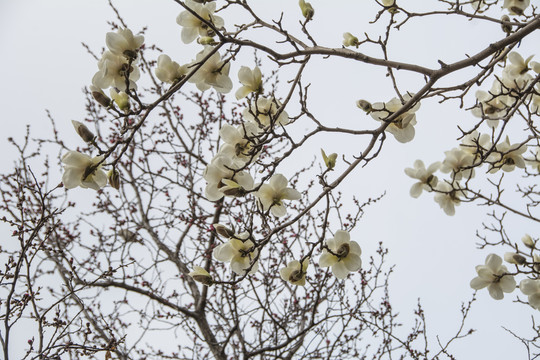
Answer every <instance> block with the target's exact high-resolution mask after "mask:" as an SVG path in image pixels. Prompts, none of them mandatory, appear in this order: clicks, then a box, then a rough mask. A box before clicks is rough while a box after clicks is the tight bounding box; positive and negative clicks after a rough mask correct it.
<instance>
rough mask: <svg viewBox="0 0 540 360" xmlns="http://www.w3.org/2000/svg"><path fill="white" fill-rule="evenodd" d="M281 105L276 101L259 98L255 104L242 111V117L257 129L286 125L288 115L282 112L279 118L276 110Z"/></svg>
mask: <svg viewBox="0 0 540 360" xmlns="http://www.w3.org/2000/svg"><path fill="white" fill-rule="evenodd" d="M280 107H281V104H280V102H279V101H277V100H276V99H270V98H265V97H259V98H258V99H257V102H256V103H255V104H249V107H247V108H246V109H244V111H243V112H242V115H243V116H244V118H245V119H246V120H247V121H251V122H253V123H255V124H257V125H259V127H262V128H266V127H268V126H270V125H271V124H273V125H287V124H288V123H289V115H288V114H287V113H286V112H285V110H283V111H282V112H281V114H279V116H277V117H276V115H277V110H278V109H279V108H280Z"/></svg>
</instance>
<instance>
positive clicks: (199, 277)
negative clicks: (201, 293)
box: [188, 266, 214, 286]
mask: <svg viewBox="0 0 540 360" xmlns="http://www.w3.org/2000/svg"><path fill="white" fill-rule="evenodd" d="M188 275H189V276H191V277H192V278H193V280H195V281H198V282H200V283H202V284H203V285H206V286H210V285H212V283H213V282H214V280H213V279H212V275H210V274H209V273H208V271H206V270H205V269H204V268H202V267H200V266H194V267H193V271H192V272H190V273H189V274H188Z"/></svg>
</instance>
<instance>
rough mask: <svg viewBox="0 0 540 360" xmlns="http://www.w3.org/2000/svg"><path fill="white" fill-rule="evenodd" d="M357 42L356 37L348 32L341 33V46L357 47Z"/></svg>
mask: <svg viewBox="0 0 540 360" xmlns="http://www.w3.org/2000/svg"><path fill="white" fill-rule="evenodd" d="M358 44H359V41H358V38H357V37H356V36H354V35H353V34H351V33H350V32H346V33H343V46H356V47H358Z"/></svg>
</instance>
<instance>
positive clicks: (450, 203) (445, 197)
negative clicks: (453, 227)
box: [434, 182, 464, 216]
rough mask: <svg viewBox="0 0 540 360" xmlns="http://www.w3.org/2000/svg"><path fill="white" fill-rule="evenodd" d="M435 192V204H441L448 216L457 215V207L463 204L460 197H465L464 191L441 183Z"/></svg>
mask: <svg viewBox="0 0 540 360" xmlns="http://www.w3.org/2000/svg"><path fill="white" fill-rule="evenodd" d="M435 190H436V191H437V193H436V194H435V196H434V200H435V202H436V203H438V204H439V206H440V207H441V209H443V210H444V212H445V213H446V215H449V216H453V215H454V214H455V213H456V209H455V207H456V206H459V204H460V203H461V200H460V198H459V195H460V194H461V195H464V193H463V191H460V190H456V189H454V187H453V186H452V185H450V184H449V183H447V182H439V183H438V184H437V187H436V188H435ZM458 191H459V193H458Z"/></svg>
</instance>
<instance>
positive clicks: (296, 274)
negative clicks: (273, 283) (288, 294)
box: [289, 270, 304, 282]
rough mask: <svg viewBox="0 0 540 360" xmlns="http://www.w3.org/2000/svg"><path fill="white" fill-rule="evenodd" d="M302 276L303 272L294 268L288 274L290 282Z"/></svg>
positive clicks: (300, 278) (298, 279)
mask: <svg viewBox="0 0 540 360" xmlns="http://www.w3.org/2000/svg"><path fill="white" fill-rule="evenodd" d="M302 277H304V273H303V272H302V271H301V270H294V271H293V272H292V273H291V275H290V276H289V281H290V282H296V281H300V280H302Z"/></svg>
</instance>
